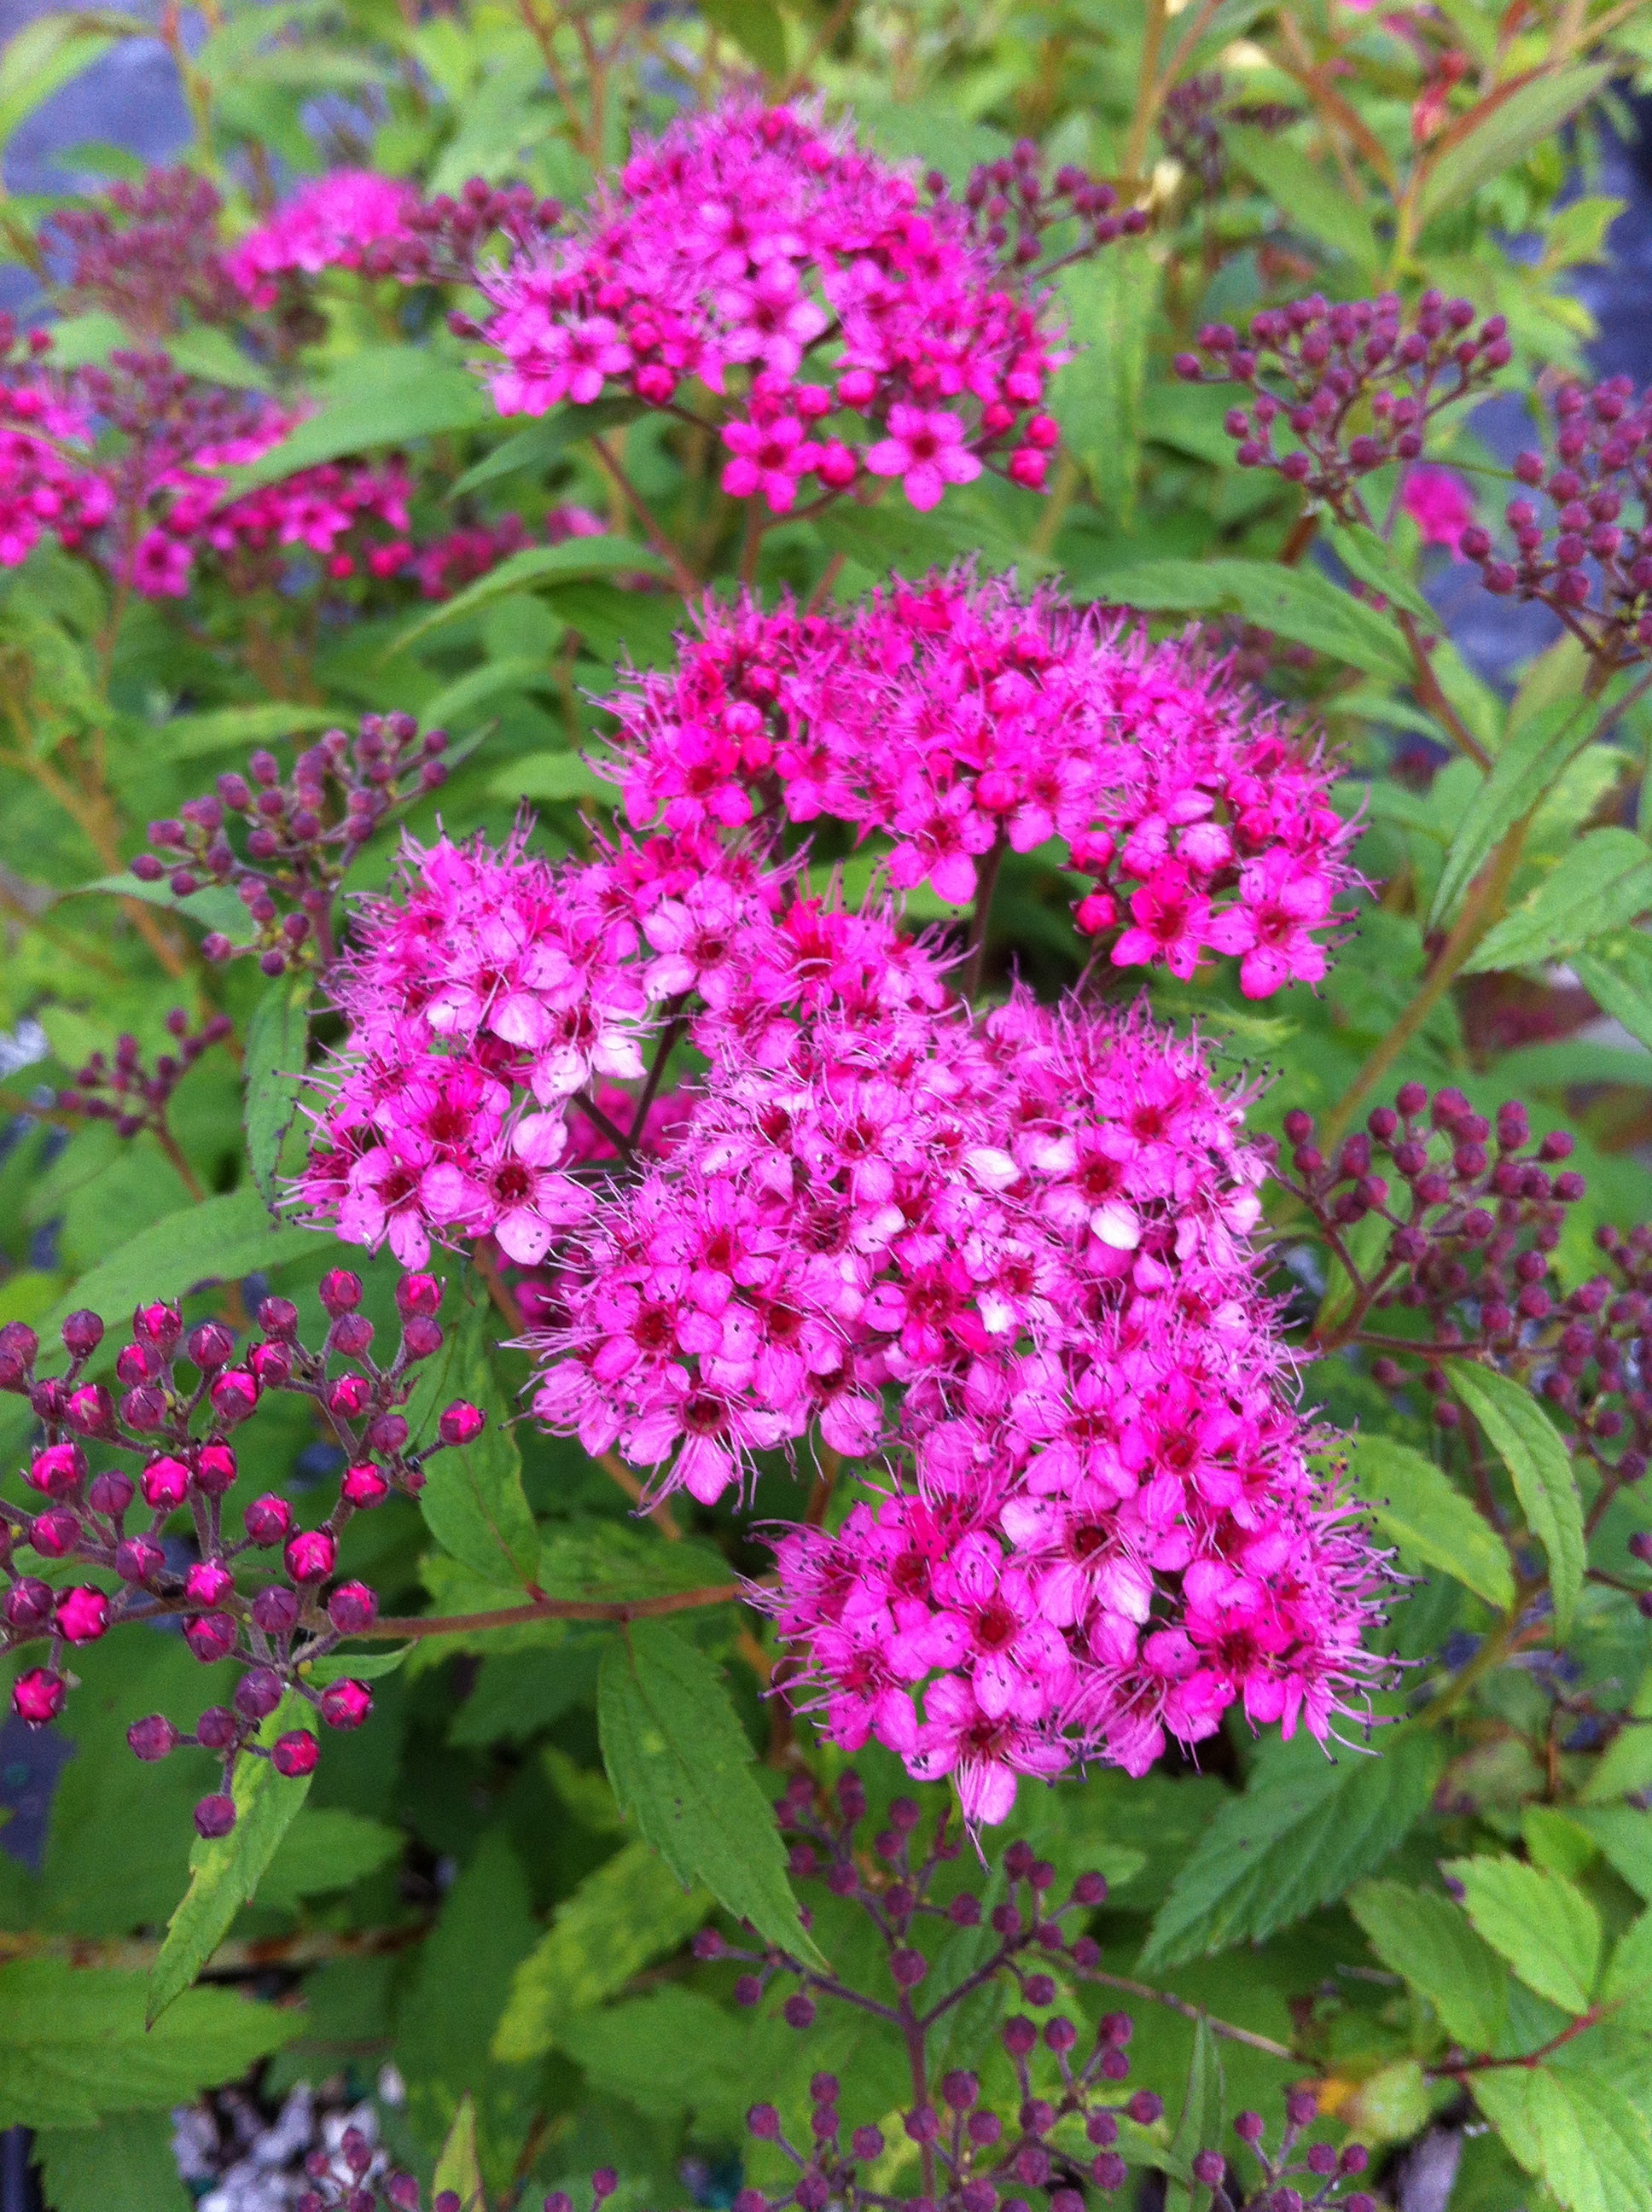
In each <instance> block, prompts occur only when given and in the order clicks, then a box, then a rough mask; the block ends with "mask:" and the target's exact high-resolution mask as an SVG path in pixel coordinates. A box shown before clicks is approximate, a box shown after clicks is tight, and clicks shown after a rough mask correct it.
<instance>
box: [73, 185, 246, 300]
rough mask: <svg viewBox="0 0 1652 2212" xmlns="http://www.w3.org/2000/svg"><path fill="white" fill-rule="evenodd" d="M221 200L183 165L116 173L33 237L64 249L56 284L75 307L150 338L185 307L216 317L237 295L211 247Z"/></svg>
mask: <svg viewBox="0 0 1652 2212" xmlns="http://www.w3.org/2000/svg"><path fill="white" fill-rule="evenodd" d="M222 210H223V203H222V200H221V199H220V198H219V197H218V195H217V193H216V191H214V190H213V188H212V186H211V185H210V184H209V183H208V182H207V180H206V179H205V178H204V177H199V176H197V175H196V174H195V173H194V172H193V171H192V170H190V169H186V168H183V167H179V168H175V169H151V170H149V172H148V173H147V174H146V175H145V176H144V177H143V179H142V180H141V181H140V182H137V183H130V184H129V183H128V182H126V181H125V179H121V180H120V181H119V182H118V183H116V184H113V185H110V187H109V189H108V190H107V191H106V192H103V193H101V194H100V195H99V197H97V198H96V199H94V200H93V201H90V202H89V203H88V204H87V205H85V206H83V207H76V208H62V209H59V210H58V211H57V212H56V213H55V214H53V215H52V216H49V217H48V219H47V221H46V223H45V225H44V226H43V227H42V230H41V239H40V242H41V244H42V246H44V247H45V249H46V252H47V254H48V256H49V257H50V256H53V255H54V254H55V253H57V252H63V253H66V254H67V256H68V257H69V266H68V270H67V272H66V275H65V278H64V292H65V293H66V294H67V295H68V298H69V301H70V302H71V303H72V304H73V305H74V306H75V307H79V308H87V307H97V308H101V309H102V310H103V311H104V313H106V314H111V315H113V316H114V317H115V318H116V319H117V320H118V321H119V322H120V323H122V324H123V325H125V328H126V329H127V330H129V331H131V332H132V333H133V334H134V336H136V337H138V338H140V339H142V340H143V341H144V342H145V343H149V344H154V343H156V342H157V341H159V340H161V339H162V338H164V337H166V335H167V332H168V331H173V330H175V329H177V327H178V326H179V322H180V320H181V319H182V310H183V309H185V307H187V308H188V309H190V310H191V313H193V314H194V315H195V316H196V317H197V319H199V320H200V321H202V322H223V321H227V320H228V319H229V317H230V316H232V315H233V314H234V313H235V310H236V308H237V307H238V306H239V304H240V302H239V300H238V297H237V295H236V291H235V288H234V285H233V284H232V283H230V281H229V277H228V274H227V273H226V271H225V269H224V266H223V261H222V255H221V253H220V251H219V243H220V241H219V234H218V221H219V216H221V214H222Z"/></svg>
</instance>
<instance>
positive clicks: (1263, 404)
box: [1175, 291, 1514, 525]
mask: <svg viewBox="0 0 1652 2212" xmlns="http://www.w3.org/2000/svg"><path fill="white" fill-rule="evenodd" d="M1474 321H1475V315H1474V309H1473V305H1472V303H1471V302H1470V301H1467V300H1448V299H1445V298H1443V297H1442V295H1440V294H1439V293H1438V292H1433V291H1430V292H1424V295H1422V298H1421V299H1420V300H1419V301H1418V303H1417V307H1416V310H1415V312H1414V313H1413V314H1412V316H1411V317H1410V318H1409V319H1407V318H1406V314H1405V312H1404V310H1403V308H1402V307H1401V305H1400V299H1399V297H1398V295H1396V294H1394V293H1392V292H1385V293H1383V294H1382V296H1381V297H1380V298H1378V299H1376V300H1356V301H1337V302H1336V303H1335V305H1334V306H1333V305H1332V304H1331V303H1330V302H1328V301H1327V300H1325V299H1324V298H1323V297H1322V295H1320V294H1319V293H1315V294H1313V295H1311V296H1310V297H1309V298H1308V299H1305V300H1293V301H1291V303H1290V305H1289V306H1288V307H1266V308H1264V309H1263V310H1262V311H1261V312H1260V313H1258V314H1255V315H1253V316H1252V318H1251V323H1250V331H1249V335H1248V337H1244V338H1242V337H1240V336H1239V335H1238V333H1237V332H1236V331H1234V330H1233V329H1231V328H1230V326H1229V325H1227V324H1225V323H1207V324H1206V326H1205V327H1204V329H1203V330H1201V331H1200V334H1199V344H1200V352H1202V353H1203V354H1204V356H1206V359H1204V360H1201V359H1200V355H1199V354H1198V353H1183V354H1178V355H1177V356H1176V359H1175V372H1176V374H1177V375H1178V376H1180V377H1181V378H1183V379H1184V380H1186V381H1187V382H1188V383H1190V384H1235V385H1242V386H1247V387H1248V389H1249V390H1250V391H1251V392H1253V393H1254V398H1253V400H1252V403H1251V404H1250V405H1249V407H1248V408H1246V407H1235V408H1232V409H1231V410H1230V411H1229V413H1228V416H1227V417H1226V428H1227V432H1228V435H1229V436H1230V437H1231V438H1233V439H1234V440H1236V442H1237V447H1238V451H1237V453H1236V456H1235V458H1236V459H1237V461H1238V463H1239V465H1240V467H1241V468H1248V469H1277V470H1278V472H1279V474H1280V475H1281V476H1282V477H1285V479H1286V480H1287V482H1289V483H1295V484H1300V485H1301V486H1302V488H1303V490H1304V491H1305V492H1306V493H1307V494H1308V495H1309V498H1310V499H1312V500H1314V501H1318V502H1321V503H1322V504H1323V505H1324V506H1326V507H1329V508H1330V510H1331V512H1332V513H1333V514H1334V515H1335V516H1336V517H1337V518H1338V520H1339V521H1343V522H1359V523H1364V524H1367V525H1369V524H1370V521H1371V516H1370V513H1369V512H1368V511H1367V508H1366V507H1365V503H1364V499H1363V498H1362V497H1361V495H1360V492H1359V489H1358V486H1359V480H1360V479H1361V478H1362V477H1368V476H1370V474H1371V472H1372V471H1374V470H1376V469H1380V468H1383V467H1385V466H1387V465H1388V464H1389V463H1390V462H1394V461H1414V460H1416V459H1418V458H1419V457H1420V455H1421V453H1422V452H1423V447H1424V442H1425V440H1426V436H1427V432H1428V426H1429V424H1430V422H1431V421H1432V419H1433V417H1434V416H1436V415H1437V414H1438V413H1439V412H1440V410H1441V409H1442V408H1444V407H1449V406H1451V405H1452V404H1455V402H1457V401H1459V400H1462V399H1467V398H1472V397H1473V396H1474V395H1475V394H1477V393H1482V392H1485V389H1486V387H1487V386H1489V385H1490V383H1491V380H1492V379H1493V378H1494V377H1495V376H1496V375H1497V374H1498V372H1499V371H1500V370H1502V369H1503V368H1507V366H1508V364H1509V361H1510V359H1511V358H1512V357H1513V350H1514V349H1513V348H1512V347H1511V345H1510V344H1509V337H1508V325H1507V323H1506V321H1505V319H1504V318H1503V316H1501V315H1491V316H1489V317H1488V318H1487V319H1486V320H1485V321H1484V322H1483V323H1481V324H1480V325H1479V329H1478V331H1477V330H1476V329H1475V328H1474ZM1281 431H1288V432H1289V433H1290V434H1291V438H1292V440H1293V441H1294V442H1293V443H1292V444H1291V447H1289V449H1288V450H1286V451H1284V452H1281V451H1280V450H1278V447H1276V446H1275V443H1274V440H1275V437H1276V435H1278V434H1279V433H1280V432H1281Z"/></svg>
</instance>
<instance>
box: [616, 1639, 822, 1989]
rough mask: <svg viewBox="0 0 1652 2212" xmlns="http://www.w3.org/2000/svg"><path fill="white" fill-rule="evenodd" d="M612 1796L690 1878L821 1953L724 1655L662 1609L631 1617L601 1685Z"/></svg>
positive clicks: (805, 1955) (742, 1916)
mask: <svg viewBox="0 0 1652 2212" xmlns="http://www.w3.org/2000/svg"><path fill="white" fill-rule="evenodd" d="M597 1721H598V1729H599V1731H600V1734H601V1736H602V1755H603V1764H604V1766H606V1768H607V1769H608V1778H609V1780H610V1782H611V1783H612V1784H613V1785H614V1795H615V1796H616V1798H617V1799H618V1800H619V1802H620V1803H621V1805H622V1806H623V1808H624V1809H625V1811H626V1812H627V1813H629V1814H632V1815H634V1816H635V1820H636V1823H637V1826H639V1827H640V1828H641V1831H642V1832H643V1834H644V1835H645V1836H646V1837H647V1838H648V1840H649V1842H650V1843H651V1844H653V1845H654V1846H655V1848H656V1849H657V1850H659V1851H660V1852H661V1853H662V1855H663V1856H664V1857H665V1860H666V1861H667V1863H669V1864H670V1865H671V1867H672V1869H674V1870H675V1872H676V1873H677V1876H678V1878H679V1880H681V1881H685V1882H686V1881H702V1882H703V1883H704V1884H705V1885H706V1887H707V1888H708V1889H709V1890H710V1891H711V1893H712V1894H713V1896H714V1897H715V1898H716V1899H717V1901H718V1903H719V1904H720V1905H724V1906H725V1907H726V1909H727V1910H728V1911H730V1912H732V1914H733V1915H734V1917H736V1919H738V1920H749V1921H750V1923H751V1925H752V1926H753V1927H754V1928H755V1929H756V1930H757V1932H758V1934H759V1935H760V1936H767V1937H768V1940H769V1942H772V1943H777V1944H779V1945H780V1947H781V1948H783V1949H785V1950H787V1951H789V1952H790V1953H791V1954H793V1957H794V1958H802V1959H818V1957H819V1953H818V1952H817V1950H816V1948H815V1947H814V1944H813V1943H812V1942H811V1940H810V1938H809V1936H807V1934H805V1930H804V1927H803V1923H802V1922H801V1920H800V1919H799V1917H798V1903H797V1899H796V1898H795V1897H794V1896H793V1893H792V1885H791V1883H790V1882H789V1881H787V1876H786V1852H785V1848H784V1846H783V1845H782V1844H781V1842H780V1831H779V1829H778V1828H777V1827H776V1826H775V1825H774V1808H773V1806H772V1805H771V1804H770V1803H769V1802H768V1799H767V1798H766V1797H765V1796H764V1795H763V1793H762V1790H759V1789H758V1787H757V1785H756V1782H755V1781H754V1780H753V1778H752V1776H751V1771H750V1770H751V1759H752V1749H751V1744H750V1740H749V1738H748V1737H747V1735H746V1732H745V1730H744V1729H743V1728H742V1727H741V1726H740V1723H739V1721H738V1718H737V1717H736V1716H735V1712H734V1708H733V1706H732V1705H731V1704H730V1702H729V1697H728V1692H727V1691H726V1689H725V1688H724V1687H723V1684H722V1679H721V1676H720V1673H719V1670H718V1668H717V1667H716V1666H715V1665H714V1662H712V1661H711V1660H710V1659H708V1657H707V1656H706V1655H705V1653H704V1652H703V1651H701V1650H699V1649H698V1648H697V1647H696V1646H695V1645H694V1644H690V1643H689V1641H688V1639H687V1638H686V1637H683V1636H680V1635H678V1633H677V1631H676V1630H675V1629H674V1628H671V1627H668V1626H666V1624H665V1622H664V1621H662V1620H637V1621H632V1622H631V1623H629V1625H628V1626H627V1628H626V1630H625V1632H624V1633H623V1636H617V1637H616V1638H615V1639H614V1641H613V1643H612V1644H610V1646H609V1649H608V1650H607V1651H606V1652H605V1653H604V1656H603V1662H602V1673H601V1675H600V1677H599V1678H598V1685H597Z"/></svg>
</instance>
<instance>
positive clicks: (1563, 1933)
mask: <svg viewBox="0 0 1652 2212" xmlns="http://www.w3.org/2000/svg"><path fill="white" fill-rule="evenodd" d="M1445 1871H1446V1873H1447V1874H1448V1875H1451V1876H1452V1877H1453V1879H1454V1880H1455V1881H1460V1882H1461V1884H1462V1887H1463V1910H1464V1911H1465V1912H1466V1913H1467V1915H1468V1917H1469V1919H1470V1920H1471V1921H1472V1922H1473V1926H1474V1929H1475V1931H1476V1933H1477V1934H1479V1935H1480V1936H1484V1937H1485V1941H1486V1942H1488V1943H1489V1944H1490V1945H1491V1948H1492V1949H1493V1950H1494V1951H1495V1952H1497V1954H1498V1956H1499V1957H1500V1958H1503V1959H1506V1960H1508V1961H1509V1965H1510V1966H1512V1967H1513V1968H1514V1970H1515V1973H1517V1974H1518V1975H1519V1977H1520V1978H1521V1981H1522V1982H1524V1983H1525V1984H1526V1986H1527V1989H1529V1990H1536V1991H1537V1993H1538V1995H1539V1996H1540V1997H1547V1998H1548V2000H1549V2002H1550V2003H1551V2004H1558V2005H1559V2006H1560V2007H1562V2008H1563V2009H1564V2011H1566V2012H1570V2013H1580V2012H1587V2011H1588V2004H1589V1996H1590V1993H1591V1992H1592V1991H1593V1990H1594V1978H1595V1976H1596V1974H1597V1973H1598V1972H1600V1914H1599V1913H1598V1912H1597V1911H1595V1909H1594V1906H1593V1905H1591V1904H1590V1902H1589V1900H1588V1898H1587V1897H1585V1896H1584V1894H1583V1893H1582V1890H1581V1889H1579V1888H1578V1887H1576V1884H1575V1883H1573V1882H1570V1881H1566V1880H1564V1877H1563V1876H1561V1875H1557V1874H1550V1873H1549V1872H1547V1871H1546V1869H1544V1868H1542V1867H1534V1866H1528V1865H1527V1864H1526V1863H1525V1862H1524V1861H1523V1860H1521V1859H1515V1858H1506V1857H1498V1858H1491V1857H1480V1858H1472V1859H1453V1860H1452V1861H1451V1862H1450V1863H1449V1864H1448V1866H1447V1867H1446V1869H1445Z"/></svg>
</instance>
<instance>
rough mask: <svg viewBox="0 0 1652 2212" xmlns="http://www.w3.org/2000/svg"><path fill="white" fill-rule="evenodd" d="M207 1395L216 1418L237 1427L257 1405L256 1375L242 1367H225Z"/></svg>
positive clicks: (228, 1425) (227, 1424) (230, 1426)
mask: <svg viewBox="0 0 1652 2212" xmlns="http://www.w3.org/2000/svg"><path fill="white" fill-rule="evenodd" d="M208 1395H210V1398H211V1401H212V1410H213V1412H214V1413H216V1415H217V1416H218V1419H220V1420H221V1421H222V1422H223V1423H224V1424H225V1425H226V1426H227V1427H229V1428H238V1427H239V1426H240V1424H241V1422H243V1421H244V1420H246V1419H248V1418H249V1416H250V1415H251V1414H252V1413H253V1412H254V1410H255V1409H256V1407H257V1406H258V1377H257V1376H256V1375H252V1374H250V1373H249V1372H248V1370H246V1368H244V1367H230V1368H227V1369H226V1370H224V1372H223V1373H222V1375H220V1376H219V1377H218V1379H217V1380H216V1383H214V1384H213V1386H212V1389H211V1390H210V1393H209V1394H208Z"/></svg>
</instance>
